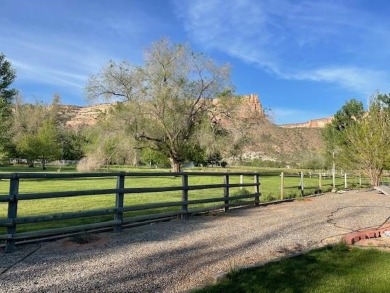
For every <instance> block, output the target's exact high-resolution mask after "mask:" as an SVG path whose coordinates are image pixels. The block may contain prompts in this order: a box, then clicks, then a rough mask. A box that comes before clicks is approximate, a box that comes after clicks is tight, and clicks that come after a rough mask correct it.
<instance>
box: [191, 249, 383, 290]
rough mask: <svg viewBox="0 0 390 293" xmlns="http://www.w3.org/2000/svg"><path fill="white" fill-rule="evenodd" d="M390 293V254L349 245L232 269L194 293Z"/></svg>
mask: <svg viewBox="0 0 390 293" xmlns="http://www.w3.org/2000/svg"><path fill="white" fill-rule="evenodd" d="M195 292H197V293H217V292H218V293H219V292H224V293H229V292H232V293H233V292H234V293H240V292H257V293H266V292H267V293H268V292H269V293H271V292H272V293H273V292H286V293H287V292H291V293H293V292H300V293H306V292H316V293H345V292H354V293H367V292H370V293H387V292H390V253H389V252H383V251H379V250H374V249H369V250H368V249H359V248H350V247H347V246H345V245H342V244H340V245H336V246H334V247H326V248H323V249H320V250H314V251H311V252H309V253H306V254H303V255H301V256H297V257H292V258H288V259H284V260H281V261H278V262H273V263H268V264H266V265H264V266H261V267H257V268H251V269H246V270H241V271H232V272H231V273H230V274H228V276H227V277H226V278H224V279H223V280H222V281H221V282H219V283H218V284H216V285H214V286H209V287H206V288H204V289H202V290H198V291H194V293H195Z"/></svg>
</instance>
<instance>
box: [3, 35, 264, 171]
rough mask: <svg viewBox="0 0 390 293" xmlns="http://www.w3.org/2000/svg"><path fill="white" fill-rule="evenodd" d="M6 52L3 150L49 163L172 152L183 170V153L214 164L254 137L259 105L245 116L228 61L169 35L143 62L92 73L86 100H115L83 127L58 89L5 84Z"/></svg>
mask: <svg viewBox="0 0 390 293" xmlns="http://www.w3.org/2000/svg"><path fill="white" fill-rule="evenodd" d="M2 58H3V59H2V63H1V64H3V65H4V68H5V69H4V70H3V71H2V72H1V75H4V76H6V77H7V78H5V79H4V80H6V81H7V82H6V83H5V84H4V85H3V86H2V88H3V90H4V94H2V101H3V102H4V103H5V106H4V107H2V109H4V113H5V114H4V115H3V116H4V119H3V118H2V121H1V123H0V125H1V126H2V127H4V129H5V130H4V131H2V134H3V136H4V138H2V140H1V141H0V147H2V149H0V152H1V153H2V154H3V157H5V156H6V155H7V156H8V157H13V158H19V157H20V158H24V159H27V161H28V162H29V164H30V165H33V162H34V160H37V159H39V160H41V161H42V166H43V167H44V164H45V162H46V161H47V160H52V159H60V158H61V159H80V158H81V157H82V156H86V157H87V159H86V160H88V162H93V165H95V167H100V166H102V165H105V164H110V163H112V162H116V163H131V162H133V163H134V164H136V163H137V162H138V161H139V160H141V159H142V160H143V161H147V162H149V163H157V164H164V163H166V161H167V160H168V161H169V163H170V165H171V169H172V171H180V167H181V165H182V164H183V163H184V162H185V161H194V162H196V163H198V164H208V163H211V164H214V163H216V162H220V161H221V154H224V155H225V156H238V157H240V155H241V152H242V150H243V148H244V146H245V145H246V144H247V143H248V142H250V139H251V138H250V134H249V133H250V132H249V129H250V128H251V127H252V126H253V125H254V124H255V123H258V122H259V121H258V120H256V118H258V117H255V116H256V113H255V112H253V113H249V115H248V113H246V116H245V117H240V113H239V109H240V107H238V105H239V104H240V103H241V101H240V98H239V97H236V96H235V95H234V93H233V87H232V85H231V81H230V69H229V66H227V65H222V66H218V65H216V64H215V63H214V62H213V61H212V60H211V59H209V58H207V57H206V56H204V55H203V54H199V53H196V52H194V51H192V50H191V49H190V48H189V47H188V46H186V45H181V44H172V43H171V42H169V41H168V40H161V41H159V42H157V43H155V44H154V45H153V46H152V47H151V48H150V50H148V51H147V52H146V55H145V62H144V65H142V66H136V65H133V64H130V63H128V62H126V61H124V62H121V63H115V62H113V61H110V62H109V63H108V65H107V66H106V67H105V68H103V70H102V71H101V72H100V73H99V74H97V75H95V76H92V77H91V78H90V80H89V82H88V86H87V89H86V93H87V96H88V98H89V100H90V101H93V102H97V101H102V100H104V101H109V102H113V103H114V104H115V106H114V107H113V108H112V109H111V110H110V111H109V112H108V113H105V114H104V115H102V117H101V119H100V121H99V123H98V124H97V125H96V126H95V127H92V128H89V129H87V130H84V131H74V130H69V129H67V128H66V127H64V124H63V121H61V117H60V116H59V115H58V112H59V105H60V100H59V98H58V97H55V98H54V99H53V102H52V104H51V105H46V104H43V103H35V104H26V103H23V101H22V99H21V98H20V97H18V96H17V95H16V91H15V90H9V89H8V88H9V86H10V84H11V83H12V81H13V80H14V78H15V72H14V71H13V70H12V68H11V66H10V63H9V62H8V61H6V60H5V58H4V55H2ZM251 114H253V117H252V116H251ZM3 116H2V117H3Z"/></svg>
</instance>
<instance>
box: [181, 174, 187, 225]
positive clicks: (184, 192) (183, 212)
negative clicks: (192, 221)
mask: <svg viewBox="0 0 390 293" xmlns="http://www.w3.org/2000/svg"><path fill="white" fill-rule="evenodd" d="M181 182H182V187H183V190H182V193H181V202H182V205H181V217H180V218H181V220H182V221H184V220H186V219H187V218H188V174H187V173H184V174H183V175H182V177H181Z"/></svg>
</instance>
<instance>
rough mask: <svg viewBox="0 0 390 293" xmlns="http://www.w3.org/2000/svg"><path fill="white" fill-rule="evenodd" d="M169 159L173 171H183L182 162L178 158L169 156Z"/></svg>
mask: <svg viewBox="0 0 390 293" xmlns="http://www.w3.org/2000/svg"><path fill="white" fill-rule="evenodd" d="M169 161H170V162H171V171H172V172H180V171H181V166H180V162H179V161H178V160H177V159H176V158H169Z"/></svg>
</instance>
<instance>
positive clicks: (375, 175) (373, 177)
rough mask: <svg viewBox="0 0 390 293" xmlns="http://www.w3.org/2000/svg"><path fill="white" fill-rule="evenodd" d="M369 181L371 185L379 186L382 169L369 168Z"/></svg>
mask: <svg viewBox="0 0 390 293" xmlns="http://www.w3.org/2000/svg"><path fill="white" fill-rule="evenodd" d="M369 176H370V181H371V184H372V185H373V186H379V185H380V184H381V179H382V170H375V169H374V170H370V174H369Z"/></svg>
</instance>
